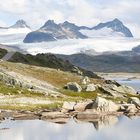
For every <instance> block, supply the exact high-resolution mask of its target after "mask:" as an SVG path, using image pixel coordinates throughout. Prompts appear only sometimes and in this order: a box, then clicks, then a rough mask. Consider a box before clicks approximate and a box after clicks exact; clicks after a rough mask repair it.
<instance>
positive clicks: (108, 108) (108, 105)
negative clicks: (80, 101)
mask: <svg viewBox="0 0 140 140" xmlns="http://www.w3.org/2000/svg"><path fill="white" fill-rule="evenodd" d="M92 109H95V110H97V111H99V112H116V111H118V110H119V109H120V106H119V105H117V104H115V103H114V102H112V101H111V100H106V99H105V98H102V97H97V98H96V100H95V102H94V103H93V105H92Z"/></svg>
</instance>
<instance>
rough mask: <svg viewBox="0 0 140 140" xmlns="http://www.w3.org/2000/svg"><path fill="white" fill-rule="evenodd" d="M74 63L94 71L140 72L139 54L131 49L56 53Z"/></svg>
mask: <svg viewBox="0 0 140 140" xmlns="http://www.w3.org/2000/svg"><path fill="white" fill-rule="evenodd" d="M57 57H60V58H62V59H64V60H69V61H70V62H71V63H73V64H74V65H77V66H79V67H82V68H85V69H89V70H93V71H96V72H140V55H139V54H136V53H133V52H131V51H124V52H118V53H108V54H101V55H95V56H93V55H86V54H82V53H81V54H73V55H57Z"/></svg>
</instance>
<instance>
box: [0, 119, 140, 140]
mask: <svg viewBox="0 0 140 140" xmlns="http://www.w3.org/2000/svg"><path fill="white" fill-rule="evenodd" d="M139 122H140V117H134V118H128V117H126V116H121V117H116V116H105V117H101V118H100V119H97V120H87V122H86V120H74V119H70V120H69V121H68V122H67V123H66V124H56V123H51V122H47V121H40V120H32V121H29V120H28V121H10V120H6V121H4V122H2V123H1V124H0V129H1V130H2V128H10V129H7V130H2V131H1V130H0V140H56V139H57V140H93V139H94V140H132V139H133V140H138V138H139V137H140V133H139V130H140V125H139ZM97 130H98V131H97Z"/></svg>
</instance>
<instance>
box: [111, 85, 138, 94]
mask: <svg viewBox="0 0 140 140" xmlns="http://www.w3.org/2000/svg"><path fill="white" fill-rule="evenodd" d="M113 90H115V91H117V92H119V93H124V94H126V93H129V94H134V95H135V94H137V91H136V90H135V89H133V88H132V87H130V86H125V85H122V86H119V87H113Z"/></svg>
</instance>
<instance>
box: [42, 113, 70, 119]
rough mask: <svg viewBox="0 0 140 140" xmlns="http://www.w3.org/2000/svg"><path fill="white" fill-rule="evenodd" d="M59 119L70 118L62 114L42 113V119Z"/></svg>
mask: <svg viewBox="0 0 140 140" xmlns="http://www.w3.org/2000/svg"><path fill="white" fill-rule="evenodd" d="M57 118H69V116H68V115H67V114H64V113H62V112H42V116H41V119H57Z"/></svg>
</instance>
